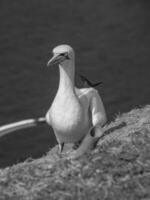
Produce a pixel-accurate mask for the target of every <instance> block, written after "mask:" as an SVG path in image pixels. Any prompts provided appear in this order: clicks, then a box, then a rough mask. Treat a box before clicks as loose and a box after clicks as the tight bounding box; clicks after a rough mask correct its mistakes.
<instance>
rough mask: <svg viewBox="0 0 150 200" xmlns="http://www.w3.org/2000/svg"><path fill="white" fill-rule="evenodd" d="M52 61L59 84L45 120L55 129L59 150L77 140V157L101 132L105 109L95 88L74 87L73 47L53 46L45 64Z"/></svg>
mask: <svg viewBox="0 0 150 200" xmlns="http://www.w3.org/2000/svg"><path fill="white" fill-rule="evenodd" d="M55 64H58V65H59V72H60V80H59V87H58V90H57V93H56V96H55V98H54V100H53V102H52V105H51V107H50V109H49V110H48V112H47V113H46V121H47V123H48V124H49V125H50V126H52V128H53V130H54V133H55V136H56V139H57V141H58V144H59V152H62V151H63V146H64V144H65V143H73V144H77V143H80V145H79V147H78V149H77V150H76V151H74V157H78V156H80V155H82V154H83V153H85V152H86V151H88V150H89V149H90V148H91V145H93V141H95V139H98V138H99V137H101V136H102V134H103V131H102V128H101V127H102V126H103V125H104V124H105V123H106V113H105V109H104V106H103V103H102V100H101V98H100V96H99V94H98V91H97V90H96V89H94V88H82V89H78V88H76V87H75V84H74V77H75V54H74V50H73V49H72V47H70V46H69V45H59V46H57V47H55V48H54V49H53V57H52V58H51V59H50V60H49V62H48V64H47V65H48V66H53V65H55Z"/></svg>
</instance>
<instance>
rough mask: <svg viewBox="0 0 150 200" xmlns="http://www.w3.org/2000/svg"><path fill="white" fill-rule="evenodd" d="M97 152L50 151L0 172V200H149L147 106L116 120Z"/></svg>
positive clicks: (149, 122)
mask: <svg viewBox="0 0 150 200" xmlns="http://www.w3.org/2000/svg"><path fill="white" fill-rule="evenodd" d="M104 128H105V135H104V137H103V138H102V139H101V140H100V141H99V144H98V146H97V148H96V149H95V150H94V151H92V152H89V153H87V154H86V155H84V156H82V157H80V158H79V159H76V160H70V159H69V158H68V157H67V156H66V155H65V154H64V156H61V157H60V156H59V155H58V154H57V153H56V147H55V148H53V149H52V150H51V151H49V152H48V153H47V155H45V156H43V157H42V158H40V159H35V160H32V159H28V160H26V161H25V162H24V163H20V164H17V165H14V166H12V167H8V168H5V169H1V170H0V200H3V199H7V200H9V199H11V200H19V199H21V200H35V199H36V200H43V199H51V200H54V199H60V200H64V199H65V200H70V199H73V200H76V199H79V200H81V199H86V200H88V199H94V200H98V199H101V200H104V199H105V200H108V199H111V200H125V199H128V200H130V199H135V200H136V199H143V200H146V199H150V106H145V107H143V108H138V109H134V110H132V111H130V112H129V113H126V114H122V115H119V116H117V117H116V119H115V121H114V122H111V123H110V124H109V125H107V126H106V127H104Z"/></svg>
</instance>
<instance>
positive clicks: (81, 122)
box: [49, 96, 89, 142]
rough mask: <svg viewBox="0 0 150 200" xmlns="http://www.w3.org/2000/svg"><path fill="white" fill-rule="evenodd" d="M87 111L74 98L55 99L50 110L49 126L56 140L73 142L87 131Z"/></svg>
mask: <svg viewBox="0 0 150 200" xmlns="http://www.w3.org/2000/svg"><path fill="white" fill-rule="evenodd" d="M87 112H88V111H87V110H86V109H85V108H84V107H83V106H82V105H81V104H80V102H79V101H78V99H76V97H74V96H72V97H69V98H67V97H66V98H62V97H61V98H57V97H56V98H55V99H54V102H53V104H52V106H51V108H50V111H49V116H50V120H51V125H52V127H53V129H54V131H55V134H56V137H57V139H58V140H61V141H63V142H75V141H78V140H79V139H81V138H82V137H83V136H84V135H85V134H86V133H87V131H88V129H89V117H88V113H87Z"/></svg>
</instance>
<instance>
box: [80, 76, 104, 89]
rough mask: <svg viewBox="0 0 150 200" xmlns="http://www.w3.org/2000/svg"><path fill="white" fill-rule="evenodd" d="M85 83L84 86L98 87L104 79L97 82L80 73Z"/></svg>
mask: <svg viewBox="0 0 150 200" xmlns="http://www.w3.org/2000/svg"><path fill="white" fill-rule="evenodd" d="M79 76H80V78H81V80H82V82H83V84H84V87H93V88H95V87H97V86H98V85H100V84H102V83H103V82H102V81H99V82H96V83H92V82H91V81H90V80H88V79H87V78H86V77H85V76H83V75H82V74H79Z"/></svg>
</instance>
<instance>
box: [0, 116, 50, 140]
mask: <svg viewBox="0 0 150 200" xmlns="http://www.w3.org/2000/svg"><path fill="white" fill-rule="evenodd" d="M43 123H46V119H45V117H39V118H37V119H26V120H21V121H18V122H14V123H10V124H6V125H3V126H0V137H2V136H4V135H7V134H9V133H12V132H14V131H18V130H22V129H25V128H29V127H34V126H37V125H39V124H43Z"/></svg>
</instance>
